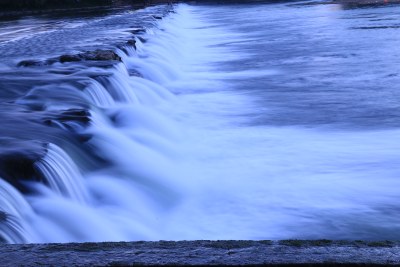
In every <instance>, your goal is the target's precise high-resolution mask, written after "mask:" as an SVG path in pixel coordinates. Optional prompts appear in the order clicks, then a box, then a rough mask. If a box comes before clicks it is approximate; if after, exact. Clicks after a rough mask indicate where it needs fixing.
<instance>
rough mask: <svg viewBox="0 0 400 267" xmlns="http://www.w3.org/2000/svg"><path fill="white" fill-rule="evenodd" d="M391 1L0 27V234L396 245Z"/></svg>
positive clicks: (399, 56) (398, 113)
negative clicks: (67, 58) (110, 55)
mask: <svg viewBox="0 0 400 267" xmlns="http://www.w3.org/2000/svg"><path fill="white" fill-rule="evenodd" d="M399 11H400V7H399V6H396V5H382V6H364V7H359V8H356V7H349V6H343V5H339V4H332V3H326V2H319V3H315V2H289V3H263V2H257V3H249V4H240V5H236V4H225V5H206V4H203V5H202V4H197V5H188V4H176V5H173V6H167V5H160V6H154V7H149V8H146V9H141V10H132V11H120V10H119V11H114V12H110V13H109V14H100V15H97V16H79V15H76V16H73V17H68V18H65V17H64V18H57V17H25V18H21V19H19V20H11V21H2V22H0V55H1V56H2V60H1V62H0V99H1V102H2V104H1V107H0V119H1V122H2V126H1V130H0V177H2V178H1V179H0V220H1V221H0V240H2V241H4V242H6V243H46V242H84V241H134V240H197V239H203V240H204V239H207V240H209V239H211V240H216V239H254V240H261V239H365V240H378V239H396V240H397V239H399V238H400V236H399V233H400V231H399V230H400V222H399V219H398V211H399V210H400V201H399V199H398V196H399V188H400V144H397V138H399V137H400V128H399V127H400V109H399V103H400V102H399V100H398V97H400V93H399V92H400V91H398V87H399V84H400V64H399V63H400V49H398V47H399V46H400V35H399V33H398V31H399V28H400V15H399V14H400V12H399ZM161 18H162V19H161ZM132 33H133V34H132ZM129 40H131V41H129ZM133 43H134V45H133ZM98 49H102V50H112V51H114V52H115V53H116V54H117V55H118V56H119V57H120V58H121V61H118V60H113V61H109V60H107V61H99V60H96V61H92V60H87V61H86V60H83V61H77V62H64V63H60V62H58V61H57V60H53V61H48V59H56V58H57V57H59V56H61V55H65V54H70V55H72V54H79V53H83V51H94V50H98ZM23 60H30V61H29V62H33V63H32V64H20V62H21V61H23ZM398 95H399V96H398ZM398 202H399V203H398Z"/></svg>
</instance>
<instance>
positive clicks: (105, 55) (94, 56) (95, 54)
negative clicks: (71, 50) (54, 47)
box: [59, 49, 121, 63]
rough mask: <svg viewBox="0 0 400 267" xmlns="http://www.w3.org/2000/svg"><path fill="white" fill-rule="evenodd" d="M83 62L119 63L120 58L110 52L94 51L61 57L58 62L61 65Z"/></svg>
mask: <svg viewBox="0 0 400 267" xmlns="http://www.w3.org/2000/svg"><path fill="white" fill-rule="evenodd" d="M84 60H94V61H103V60H116V61H121V57H120V56H118V55H117V54H116V53H115V52H114V51H112V50H100V49H98V50H95V51H86V52H83V53H79V54H76V55H62V56H60V57H59V61H60V62H61V63H65V62H76V61H84Z"/></svg>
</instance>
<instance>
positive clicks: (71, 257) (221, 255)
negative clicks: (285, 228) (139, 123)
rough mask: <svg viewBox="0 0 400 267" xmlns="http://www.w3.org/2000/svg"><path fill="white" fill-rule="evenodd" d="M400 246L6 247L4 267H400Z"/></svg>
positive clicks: (127, 244)
mask: <svg viewBox="0 0 400 267" xmlns="http://www.w3.org/2000/svg"><path fill="white" fill-rule="evenodd" d="M399 248H400V243H399V242H389V241H382V242H365V241H330V240H312V241H301V240H282V241H179V242H172V241H159V242H117V243H113V242H106V243H69V244H26V245H2V246H1V247H0V257H1V259H2V265H4V266H53V265H54V266H128V265H129V266H135V265H140V266H151V265H176V266H182V265H193V266H196V265H197V266H199V265H224V266H249V265H251V266H261V265H263V266H287V265H294V264H295V265H301V266H343V265H346V266H379V265H382V266H383V265H385V266H388V265H398V264H400V254H399Z"/></svg>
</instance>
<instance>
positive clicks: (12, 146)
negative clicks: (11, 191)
mask: <svg viewBox="0 0 400 267" xmlns="http://www.w3.org/2000/svg"><path fill="white" fill-rule="evenodd" d="M0 148H1V152H0V177H1V178H3V179H5V180H6V181H8V182H9V183H10V184H12V185H14V186H16V187H17V188H18V187H19V186H20V184H19V181H20V180H21V179H23V180H26V179H32V178H33V177H35V176H36V175H35V174H36V170H35V167H34V163H35V162H36V161H38V160H40V159H41V158H42V157H44V155H45V154H46V145H45V144H44V143H42V142H38V141H33V140H28V141H24V140H17V139H12V138H1V139H0Z"/></svg>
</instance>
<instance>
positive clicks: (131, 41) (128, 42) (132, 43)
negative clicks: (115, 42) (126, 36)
mask: <svg viewBox="0 0 400 267" xmlns="http://www.w3.org/2000/svg"><path fill="white" fill-rule="evenodd" d="M126 44H127V45H130V46H133V48H135V49H136V40H134V39H132V40H129V41H127V42H126Z"/></svg>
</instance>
